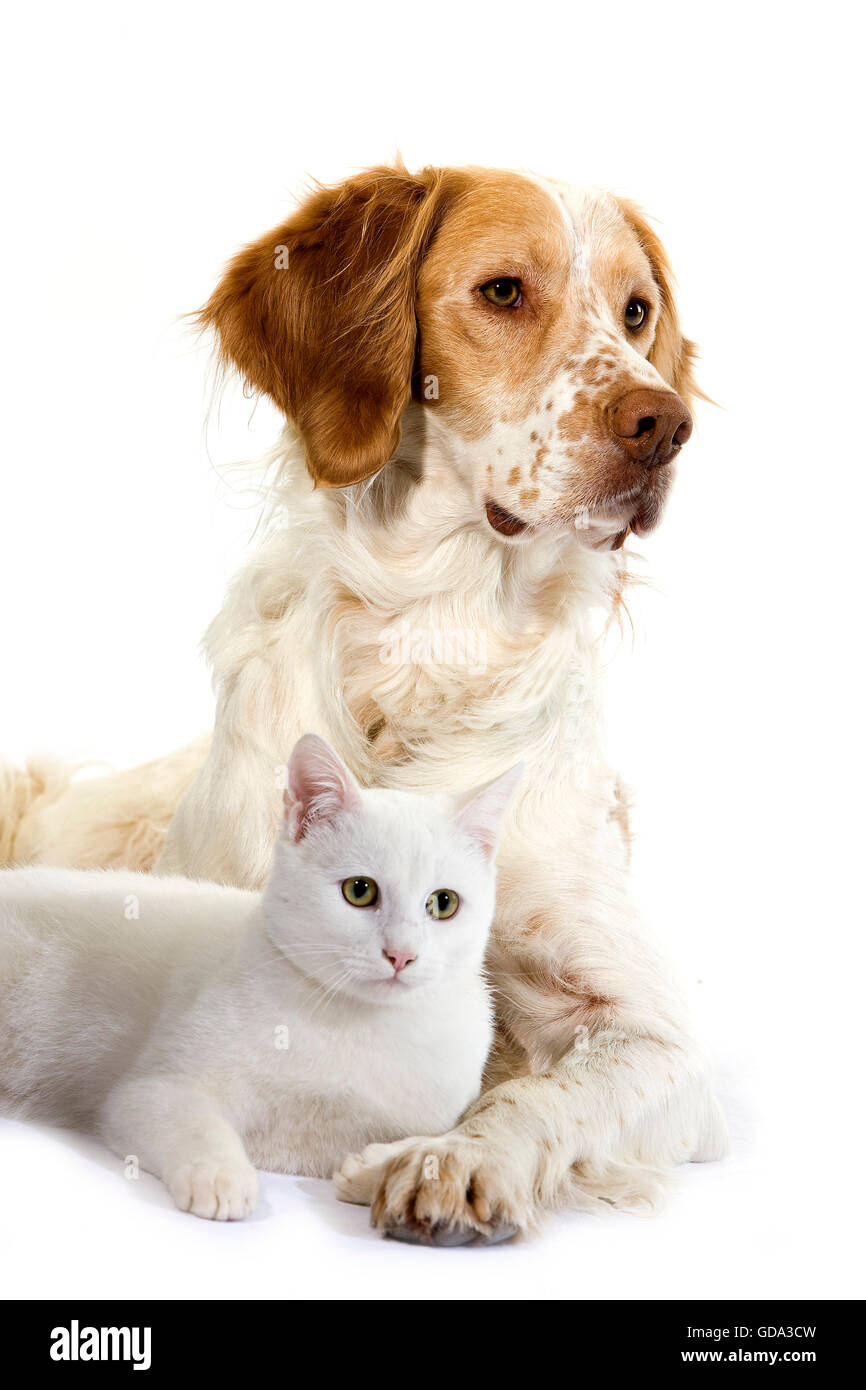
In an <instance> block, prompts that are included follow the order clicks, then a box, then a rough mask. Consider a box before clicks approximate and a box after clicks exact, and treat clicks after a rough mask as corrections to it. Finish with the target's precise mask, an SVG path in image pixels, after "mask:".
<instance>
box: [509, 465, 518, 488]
mask: <svg viewBox="0 0 866 1390" xmlns="http://www.w3.org/2000/svg"><path fill="white" fill-rule="evenodd" d="M519 482H520V466H519V464H515V465H514V467H513V468H512V470H511V472H510V473H509V475H508V485H509V487H516V486H517V484H518V483H519Z"/></svg>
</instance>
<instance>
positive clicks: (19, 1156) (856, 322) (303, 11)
mask: <svg viewBox="0 0 866 1390" xmlns="http://www.w3.org/2000/svg"><path fill="white" fill-rule="evenodd" d="M854 16H855V7H854V6H853V5H851V6H847V5H841V4H838V3H824V4H822V5H820V6H818V7H815V6H809V7H806V6H803V5H799V4H797V3H789V4H785V5H781V4H780V5H773V4H754V3H753V4H749V5H739V4H732V3H726V4H725V5H717V6H700V5H693V4H689V5H675V4H664V3H660V0H655V3H654V4H652V5H646V4H638V5H631V4H620V5H617V6H615V7H614V6H610V5H602V4H599V3H593V4H591V5H584V4H571V5H567V6H566V5H562V6H559V5H553V4H550V3H548V0H531V3H530V2H529V0H527V2H526V3H523V4H520V5H514V4H508V3H503V4H496V5H491V4H480V5H479V4H476V5H471V4H467V3H460V4H452V3H441V2H440V3H437V4H435V5H414V6H412V5H406V4H392V3H382V0H370V3H368V4H364V5H353V6H346V7H345V8H342V9H335V8H334V7H332V6H321V5H319V6H309V5H303V6H301V5H299V6H297V7H295V6H293V5H291V4H272V5H270V4H261V3H259V4H256V3H243V4H241V3H237V4H234V5H224V4H222V5H221V4H217V3H213V0H211V3H208V4H201V5H198V4H166V3H152V4H150V5H149V6H147V7H145V8H142V7H138V6H135V7H118V6H115V5H109V4H94V3H90V4H88V3H84V4H79V5H76V6H65V5H60V4H49V5H42V6H39V7H35V6H31V7H24V6H18V7H16V10H15V13H14V15H11V16H7V19H6V21H5V29H6V39H7V53H6V59H5V65H4V66H5V72H4V76H3V81H2V84H0V86H2V92H0V99H2V105H3V111H2V121H3V129H4V131H5V135H6V145H7V149H6V152H5V154H4V164H3V178H2V191H3V194H4V195H5V197H4V199H3V201H4V203H5V212H4V214H3V217H2V222H0V242H2V257H3V283H4V290H3V296H4V300H3V315H2V318H3V330H2V334H0V352H2V368H0V382H2V393H3V399H2V407H3V408H2V415H0V429H2V440H3V469H2V487H0V594H2V621H3V630H2V644H0V662H2V675H0V748H2V751H3V753H4V754H6V755H7V756H9V757H12V758H15V759H21V758H23V757H24V756H25V755H27V754H28V753H31V752H33V751H36V750H39V751H44V750H50V751H54V752H60V753H64V754H69V755H75V756H78V755H86V756H98V757H103V758H107V759H110V760H113V761H114V762H116V763H117V764H128V763H130V762H133V761H136V760H138V759H142V758H146V757H152V756H156V755H158V754H160V753H162V752H165V751H167V750H168V749H169V748H171V747H173V746H175V745H177V744H179V743H181V742H183V741H185V740H186V739H187V738H189V737H191V736H192V735H194V734H196V733H198V732H199V731H201V730H203V729H205V728H206V727H208V726H209V724H210V720H211V713H212V708H211V697H210V691H209V683H208V678H207V673H206V671H205V670H204V668H203V667H202V665H201V663H200V661H199V659H198V656H197V644H198V642H199V639H200V636H201V633H202V631H203V629H204V627H205V625H206V623H207V621H208V620H209V618H210V617H211V615H212V614H213V613H214V612H215V611H216V609H217V607H218V605H219V603H220V601H221V596H222V592H223V589H224V586H225V583H226V580H227V578H228V575H229V574H230V572H231V571H232V569H233V568H235V567H236V566H237V564H238V563H239V561H240V559H241V557H242V554H243V549H244V545H245V543H246V541H247V539H248V538H249V535H250V533H251V530H252V526H253V524H254V519H255V513H254V511H250V510H249V507H248V506H247V505H246V503H247V502H248V499H246V498H245V497H244V496H243V495H242V494H239V493H238V491H237V483H236V481H235V480H234V478H233V475H232V474H231V473H229V472H228V471H227V470H228V468H229V465H230V464H232V463H233V462H234V461H236V460H238V459H242V458H245V457H250V456H253V457H254V456H255V455H256V454H257V453H259V452H261V451H262V450H263V449H264V448H265V447H266V446H267V444H269V443H270V442H271V440H272V438H273V437H274V434H275V431H276V419H275V416H274V414H273V413H272V412H271V410H270V409H269V408H268V407H267V406H266V405H264V404H260V405H259V406H258V407H257V408H256V409H255V411H253V410H252V406H251V404H250V402H248V401H245V400H243V398H242V396H241V394H240V392H239V391H237V390H229V391H228V392H226V393H225V394H224V395H223V396H222V398H221V403H215V401H214V398H213V395H212V391H211V385H212V382H211V379H210V377H209V374H208V371H209V359H208V353H207V349H206V347H203V346H198V345H197V344H196V343H195V341H194V339H193V338H192V337H191V336H190V334H189V331H188V329H187V328H186V327H185V326H184V324H183V323H182V322H181V321H180V316H181V315H182V314H183V313H184V312H186V311H188V310H192V309H195V308H196V307H197V306H198V305H199V304H201V303H202V301H203V300H204V299H205V297H206V296H207V294H208V293H209V291H210V289H211V287H212V286H213V284H214V282H215V279H216V277H217V276H218V274H219V271H220V266H221V264H222V263H223V261H224V260H225V259H226V258H227V257H228V255H229V254H231V253H232V252H233V251H234V250H235V249H236V248H237V247H238V246H239V245H240V244H242V243H243V242H244V241H246V240H249V239H252V238H253V237H255V236H257V235H258V234H259V233H261V232H262V231H264V230H266V229H267V228H268V227H270V226H271V225H272V224H274V223H275V222H276V221H277V220H278V219H280V218H281V217H282V216H283V215H284V214H285V211H286V210H287V208H288V206H289V203H290V199H291V197H292V196H293V195H294V194H296V193H297V192H299V191H302V189H303V187H304V183H305V180H306V179H307V178H308V177H309V176H314V177H317V178H320V179H324V180H331V179H334V178H338V177H340V176H342V175H344V174H346V173H348V172H351V171H352V170H354V169H356V168H360V167H363V166H365V165H367V164H371V163H375V162H379V161H381V160H385V159H388V158H389V157H391V156H392V155H393V154H394V153H395V152H396V151H397V150H398V149H399V150H400V151H401V152H402V154H403V156H404V158H405V159H406V161H407V162H408V163H409V164H410V165H418V164H421V163H426V162H442V163H445V162H447V163H472V162H476V163H484V164H491V165H505V166H510V167H516V166H522V167H528V168H535V169H538V170H541V171H544V172H548V173H552V174H555V175H558V176H561V177H565V178H570V179H572V180H573V181H576V182H589V183H601V184H605V185H607V186H609V187H611V188H613V189H614V190H616V191H618V192H622V193H626V194H628V195H630V196H632V197H634V198H636V199H637V200H638V201H640V202H642V203H643V204H644V205H645V206H646V207H647V208H648V210H649V211H650V212H651V213H652V214H653V215H654V216H655V217H656V218H657V219H658V226H659V230H660V232H661V234H662V237H663V239H664V240H665V242H666V244H667V246H668V248H669V250H670V253H671V255H672V258H673V261H674V265H675V267H676V269H677V272H678V276H679V281H680V286H681V303H682V310H683V317H684V321H685V324H686V328H687V331H688V332H689V333H690V334H691V335H692V336H694V337H695V338H697V339H698V341H699V342H700V344H701V346H702V352H703V362H702V367H701V380H702V382H703V384H704V386H705V389H706V390H707V391H708V392H709V394H710V395H712V396H713V397H714V398H715V399H716V400H717V401H718V402H719V403H720V407H721V408H714V407H711V406H704V407H702V408H701V409H700V412H699V422H698V429H697V431H696V435H695V437H694V438H693V441H692V442H691V443H690V445H689V447H688V449H687V450H686V452H685V454H684V456H683V462H682V468H681V476H680V480H679V483H678V486H677V489H676V495H675V498H674V501H673V503H672V505H671V507H670V510H669V513H668V517H667V519H666V521H665V524H664V526H663V528H662V530H661V531H660V532H659V533H657V534H656V535H655V536H653V537H652V538H650V539H649V540H648V541H646V542H644V543H643V546H642V549H643V552H644V554H645V556H646V557H647V570H648V572H649V573H650V574H651V575H652V577H653V580H654V588H652V589H648V590H644V591H641V592H640V593H639V594H638V595H636V597H635V600H634V603H633V610H634V615H635V622H636V628H637V635H636V639H635V642H634V647H633V649H632V647H631V645H630V643H629V642H625V643H623V644H621V648H620V651H619V653H618V655H617V657H616V660H615V662H614V666H613V670H612V684H611V742H612V745H613V749H614V753H615V756H616V758H617V760H618V762H619V764H620V765H621V766H622V768H623V771H624V772H625V774H626V775H627V777H628V778H629V780H630V781H631V782H632V783H634V784H635V785H636V787H637V790H638V829H639V834H640V839H639V847H638V855H637V864H636V877H637V890H638V892H639V893H640V895H641V900H642V903H643V905H644V906H645V908H646V910H647V912H648V914H649V916H650V919H651V920H652V922H653V923H654V925H655V927H656V929H657V930H658V931H659V932H660V933H661V934H663V935H664V936H665V937H666V938H667V939H668V940H669V942H670V944H671V948H672V950H673V952H674V953H675V955H676V957H677V959H678V961H679V963H680V966H681V969H682V973H683V975H684V977H685V979H686V981H687V983H688V984H689V985H690V987H691V990H692V994H693V997H694V999H695V1008H696V1013H697V1016H698V1020H699V1025H700V1028H701V1030H702V1032H703V1034H704V1036H705V1037H706V1038H707V1041H708V1044H709V1045H710V1047H711V1048H712V1050H713V1053H714V1056H715V1057H716V1059H717V1061H718V1065H719V1072H720V1088H721V1091H722V1094H723V1095H724V1097H725V1102H726V1105H727V1107H728V1110H729V1113H730V1116H731V1123H732V1130H733V1134H734V1151H733V1156H732V1158H731V1160H730V1161H729V1162H728V1163H726V1164H724V1165H712V1166H709V1167H706V1168H702V1169H695V1168H692V1169H689V1170H686V1171H684V1172H683V1173H682V1175H681V1177H680V1180H679V1190H678V1191H676V1192H675V1193H674V1194H673V1195H672V1197H671V1199H670V1201H669V1203H668V1205H667V1206H666V1207H665V1208H664V1209H663V1210H662V1211H661V1212H660V1213H659V1214H658V1215H657V1216H655V1217H654V1218H653V1219H651V1220H640V1219H637V1218H635V1217H631V1216H625V1215H611V1216H610V1217H607V1218H604V1219H600V1218H586V1217H577V1216H574V1217H562V1218H558V1219H557V1220H556V1221H554V1222H553V1223H551V1226H550V1228H549V1230H548V1232H547V1233H546V1235H545V1236H544V1237H543V1238H542V1239H541V1240H539V1241H537V1242H535V1243H534V1244H529V1245H525V1246H522V1247H513V1248H512V1247H505V1248H500V1249H497V1250H489V1251H471V1250H469V1251H459V1250H458V1251H426V1250H417V1249H413V1248H404V1247H399V1246H396V1245H392V1244H390V1243H389V1242H382V1241H380V1240H378V1239H377V1238H375V1237H374V1236H372V1234H371V1233H369V1232H368V1231H367V1229H366V1224H365V1223H366V1214H365V1213H364V1212H362V1211H360V1210H358V1209H350V1208H346V1207H339V1206H338V1205H337V1204H336V1203H334V1202H333V1201H332V1199H331V1196H330V1193H329V1191H328V1189H327V1187H326V1186H325V1185H324V1184H317V1183H313V1182H309V1181H306V1180H293V1179H289V1178H277V1177H270V1178H267V1179H266V1181H265V1203H264V1205H263V1208H262V1210H261V1212H260V1213H259V1215H258V1216H257V1217H256V1219H255V1220H253V1221H252V1222H250V1223H249V1224H248V1225H246V1226H234V1227H232V1228H225V1227H222V1226H220V1227H217V1226H211V1225H209V1224H208V1223H205V1222H198V1221H195V1220H193V1219H192V1218H188V1217H182V1216H181V1215H180V1214H178V1213H175V1212H174V1211H173V1210H172V1209H171V1205H170V1203H169V1201H168V1199H167V1197H166V1196H165V1195H164V1194H163V1192H162V1191H161V1189H160V1188H159V1186H158V1184H157V1183H156V1182H155V1181H153V1180H152V1179H150V1178H143V1179H142V1180H141V1181H140V1182H139V1183H137V1184H136V1183H128V1182H124V1181H123V1180H122V1179H121V1178H120V1177H119V1176H118V1172H117V1164H116V1162H115V1161H114V1160H113V1159H111V1158H110V1156H108V1155H105V1154H104V1153H102V1151H101V1150H100V1149H99V1147H98V1146H97V1145H95V1144H93V1143H92V1142H90V1141H85V1140H79V1139H77V1138H74V1137H71V1136H69V1135H63V1134H60V1133H51V1132H47V1131H46V1132H43V1131H39V1130H36V1129H32V1128H25V1127H23V1126H19V1125H13V1124H11V1123H9V1122H3V1123H2V1125H0V1190H2V1199H0V1249H2V1250H3V1259H2V1274H0V1280H2V1283H3V1284H4V1285H5V1291H6V1292H8V1293H10V1294H12V1295H15V1296H21V1295H24V1296H28V1295H35V1296H43V1297H47V1296H64V1295H71V1294H75V1295H80V1296H85V1295H90V1296H100V1295H114V1296H133V1295H157V1296H165V1297H171V1296H181V1297H183V1296H196V1295H203V1296H211V1295H213V1296H223V1297H226V1296H263V1297H285V1296H294V1295H298V1296H311V1297H327V1296H337V1297H349V1298H358V1297H374V1298H376V1297H381V1298H385V1297H408V1298H413V1297H425V1296H426V1297H466V1298H479V1297H480V1298H489V1297H522V1298H537V1297H545V1298H547V1297H590V1298H592V1297H637V1298H640V1297H652V1298H659V1297H661V1298H667V1297H676V1296H698V1297H711V1296H728V1297H749V1298H752V1297H761V1296H771V1295H777V1296H781V1297H793V1296H800V1295H802V1296H815V1297H829V1296H833V1295H842V1296H848V1297H851V1296H854V1295H861V1294H862V1293H863V1282H864V1281H863V1279H862V1259H863V1257H862V1249H863V1245H862V1230H858V1229H857V1227H858V1226H859V1225H860V1222H861V1210H862V1205H863V1202H862V1176H861V1171H862V1162H863V1152H862V1142H863V1134H862V1121H861V1117H860V1116H861V1107H862V1090H863V1087H862V1071H861V1066H862V1021H861V1020H862V1012H863V1003H862V1001H863V987H862V972H863V951H862V945H861V942H862V934H863V925H864V924H863V907H862V902H863V891H862V862H863V855H862V847H861V834H860V824H861V804H862V791H861V788H862V781H863V778H862V773H863V764H862V752H863V749H862V738H861V727H862V704H863V690H862V629H863V617H862V608H863V575H864V571H866V562H864V560H863V559H862V556H861V550H862V540H861V534H862V532H861V527H862V521H863V516H864V500H866V499H864V486H863V470H864V418H863V417H864V404H863V391H862V383H863V354H862V350H861V344H862V341H863V332H864V323H866V286H864V274H863V247H862V220H861V214H862V206H861V198H860V188H859V184H860V180H861V178H862V112H861V111H860V109H859V108H858V105H857V104H856V103H855V99H854V93H855V91H856V89H857V87H858V86H859V85H860V79H861V73H860V63H861V55H862V43H861V37H862V36H858V35H857V34H856V33H855V32H854V22H855V21H854ZM251 417H252V418H251ZM699 982H700V983H699Z"/></svg>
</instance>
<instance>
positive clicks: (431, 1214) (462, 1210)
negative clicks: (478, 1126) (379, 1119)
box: [372, 1134, 533, 1245]
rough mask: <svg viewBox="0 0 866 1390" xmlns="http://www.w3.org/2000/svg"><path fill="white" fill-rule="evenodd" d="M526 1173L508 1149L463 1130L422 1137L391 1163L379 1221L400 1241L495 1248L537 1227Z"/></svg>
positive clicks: (379, 1200)
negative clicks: (510, 1157)
mask: <svg viewBox="0 0 866 1390" xmlns="http://www.w3.org/2000/svg"><path fill="white" fill-rule="evenodd" d="M532 1206H533V1204H532V1201H531V1197H530V1195H529V1193H528V1191H527V1190H526V1183H525V1180H524V1176H523V1174H522V1173H521V1172H520V1170H519V1168H518V1166H517V1165H516V1164H514V1163H513V1162H512V1163H509V1162H508V1160H507V1158H506V1157H505V1156H504V1155H503V1153H502V1152H501V1150H493V1149H491V1148H489V1147H488V1145H487V1143H486V1141H484V1140H481V1139H469V1138H466V1137H465V1136H464V1135H461V1134H450V1135H449V1134H446V1135H443V1136H442V1138H441V1139H416V1140H413V1141H412V1142H411V1144H410V1145H408V1146H406V1147H404V1149H403V1151H402V1153H400V1154H398V1155H397V1156H396V1157H394V1158H392V1159H390V1160H389V1161H388V1162H387V1163H386V1164H385V1169H384V1172H383V1174H382V1180H381V1182H380V1184H379V1187H378V1190H377V1192H376V1194H375V1197H374V1199H373V1210H372V1222H373V1225H374V1226H376V1227H377V1228H378V1229H379V1230H380V1231H382V1232H384V1234H385V1235H387V1236H390V1237H391V1238H392V1239H394V1240H403V1241H409V1242H412V1243H414V1244H421V1245H493V1244H496V1243H498V1242H499V1241H503V1240H510V1239H511V1238H512V1236H516V1235H518V1234H519V1233H521V1232H525V1231H528V1230H530V1229H531V1228H532V1225H533V1221H532Z"/></svg>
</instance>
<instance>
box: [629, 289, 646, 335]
mask: <svg viewBox="0 0 866 1390" xmlns="http://www.w3.org/2000/svg"><path fill="white" fill-rule="evenodd" d="M648 316H649V305H648V304H647V302H646V300H645V299H638V298H637V296H634V297H633V298H631V299H630V300H629V301H628V304H626V306H625V326H626V328H630V329H631V331H632V332H633V333H635V332H637V330H638V329H639V328H643V326H644V324H645V323H646V321H647V317H648Z"/></svg>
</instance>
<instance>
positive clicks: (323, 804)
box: [283, 734, 361, 844]
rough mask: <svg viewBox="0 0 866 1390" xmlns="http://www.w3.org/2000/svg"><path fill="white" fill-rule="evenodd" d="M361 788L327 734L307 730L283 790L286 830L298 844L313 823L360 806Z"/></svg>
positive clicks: (294, 750) (324, 822) (323, 821)
mask: <svg viewBox="0 0 866 1390" xmlns="http://www.w3.org/2000/svg"><path fill="white" fill-rule="evenodd" d="M360 804H361V792H360V789H359V787H358V784H357V782H356V781H355V779H354V777H353V776H352V774H351V772H350V771H349V769H348V768H347V767H346V765H345V763H344V762H342V761H341V759H340V758H338V757H337V755H336V753H335V752H334V750H333V748H330V747H329V746H328V744H327V743H326V742H325V740H324V739H323V738H319V737H318V735H317V734H304V736H303V737H302V738H299V739H298V741H297V743H296V744H295V746H294V749H293V750H292V756H291V758H290V759H289V779H288V787H287V788H286V790H285V791H284V792H283V806H284V808H285V809H284V817H285V822H286V834H287V835H288V837H289V839H290V840H294V842H295V844H297V843H298V841H299V840H303V838H304V836H305V835H306V834H307V832H308V831H309V830H310V828H311V827H312V826H313V825H322V824H327V823H328V821H331V820H333V819H334V817H335V816H336V815H337V814H338V813H339V812H340V811H351V810H354V809H355V808H357V807H358V806H360Z"/></svg>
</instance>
